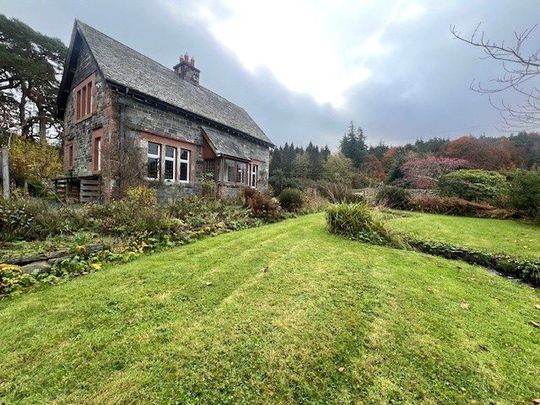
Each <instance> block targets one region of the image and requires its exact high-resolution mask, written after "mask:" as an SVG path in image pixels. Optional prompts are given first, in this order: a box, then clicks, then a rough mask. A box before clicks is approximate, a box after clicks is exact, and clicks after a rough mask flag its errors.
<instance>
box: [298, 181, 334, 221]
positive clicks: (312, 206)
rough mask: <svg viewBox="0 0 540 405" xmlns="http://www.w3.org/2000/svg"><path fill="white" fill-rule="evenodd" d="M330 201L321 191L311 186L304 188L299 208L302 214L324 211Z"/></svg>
mask: <svg viewBox="0 0 540 405" xmlns="http://www.w3.org/2000/svg"><path fill="white" fill-rule="evenodd" d="M329 204H330V202H329V201H328V199H326V198H324V197H323V196H322V195H321V193H320V192H319V191H318V190H317V189H316V188H313V187H308V188H306V189H305V190H304V194H303V204H302V209H301V210H300V211H301V213H302V214H308V213H313V212H321V211H324V210H325V209H326V208H327V207H328V205H329Z"/></svg>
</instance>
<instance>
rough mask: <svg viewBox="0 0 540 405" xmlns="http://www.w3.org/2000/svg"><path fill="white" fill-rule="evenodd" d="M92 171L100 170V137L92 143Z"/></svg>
mask: <svg viewBox="0 0 540 405" xmlns="http://www.w3.org/2000/svg"><path fill="white" fill-rule="evenodd" d="M94 159H95V160H94V162H95V163H94V170H100V169H101V137H98V138H96V139H95V141H94Z"/></svg>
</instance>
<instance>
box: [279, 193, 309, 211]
mask: <svg viewBox="0 0 540 405" xmlns="http://www.w3.org/2000/svg"><path fill="white" fill-rule="evenodd" d="M278 199H279V204H280V205H281V207H282V208H283V209H286V210H287V211H298V210H299V209H300V208H301V207H302V203H303V197H302V191H300V190H299V189H297V188H286V189H284V190H283V191H282V192H281V193H280V194H279V197H278Z"/></svg>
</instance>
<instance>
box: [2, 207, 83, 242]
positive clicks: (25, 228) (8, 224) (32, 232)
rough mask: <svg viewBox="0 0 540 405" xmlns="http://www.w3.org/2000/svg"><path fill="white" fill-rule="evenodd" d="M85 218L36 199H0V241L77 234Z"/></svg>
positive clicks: (69, 210)
mask: <svg viewBox="0 0 540 405" xmlns="http://www.w3.org/2000/svg"><path fill="white" fill-rule="evenodd" d="M84 222H85V218H84V215H80V213H78V212H73V210H71V209H69V208H67V207H62V206H60V205H58V204H56V203H51V202H49V201H46V200H42V199H37V198H12V199H10V200H4V199H0V240H3V241H11V240H16V239H25V240H36V239H44V238H46V237H48V236H51V235H62V234H67V233H73V232H76V230H77V229H79V228H80V227H81V226H84Z"/></svg>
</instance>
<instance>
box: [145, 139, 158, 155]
mask: <svg viewBox="0 0 540 405" xmlns="http://www.w3.org/2000/svg"><path fill="white" fill-rule="evenodd" d="M148 154H149V155H159V144H157V143H153V142H148Z"/></svg>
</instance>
